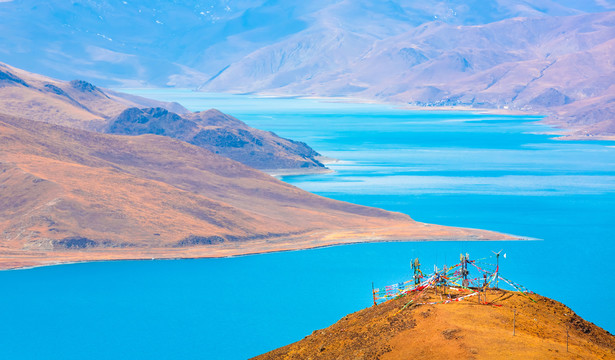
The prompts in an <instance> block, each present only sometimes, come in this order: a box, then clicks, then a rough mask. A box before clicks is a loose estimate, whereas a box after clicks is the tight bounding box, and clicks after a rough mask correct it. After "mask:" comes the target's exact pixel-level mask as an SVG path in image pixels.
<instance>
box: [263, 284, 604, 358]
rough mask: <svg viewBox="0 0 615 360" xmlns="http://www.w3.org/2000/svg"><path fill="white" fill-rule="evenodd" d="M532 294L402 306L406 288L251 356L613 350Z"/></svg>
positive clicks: (529, 354) (596, 331)
mask: <svg viewBox="0 0 615 360" xmlns="http://www.w3.org/2000/svg"><path fill="white" fill-rule="evenodd" d="M430 291H431V290H430ZM426 295H427V296H426V298H424V299H423V301H424V302H437V301H441V300H442V296H440V295H437V296H436V295H435V294H434V293H433V292H431V293H429V294H426ZM529 296H530V297H531V298H532V299H534V301H535V302H533V301H532V300H530V298H529V297H528V296H526V295H523V294H521V293H517V292H508V291H504V290H488V293H487V302H488V303H489V304H488V305H483V304H479V303H478V301H477V298H476V297H473V298H468V299H467V300H463V301H460V302H452V303H448V304H436V305H418V304H417V305H414V306H409V307H407V308H405V309H404V310H401V311H400V309H401V308H403V307H404V305H405V304H407V302H408V300H409V298H410V297H409V296H405V297H401V298H398V299H394V300H390V301H388V302H385V303H383V304H380V305H378V306H373V307H371V308H368V309H364V310H361V311H359V312H356V313H354V314H350V315H348V316H345V317H344V318H342V319H341V320H339V321H338V322H337V323H335V324H333V325H331V326H330V327H328V328H326V329H322V330H316V331H314V332H313V333H312V334H311V335H309V336H306V337H305V338H304V339H303V340H300V341H298V342H296V343H294V344H290V345H287V346H284V347H282V348H279V349H276V350H273V351H271V352H269V353H266V354H263V355H260V356H257V357H255V358H254V359H258V360H267V359H276V360H290V359H297V360H299V359H301V360H305V359H312V360H317V359H320V360H326V359H335V360H346V359H348V360H351V359H352V360H357V359H365V360H367V359H370V360H375V359H379V360H393V359H395V360H397V359H399V360H402V359H403V360H406V359H614V358H615V337H614V336H613V335H611V334H610V333H608V332H607V331H605V330H604V329H602V328H600V327H598V326H596V325H594V324H592V323H589V322H587V321H585V320H583V319H582V318H580V317H579V316H578V315H576V314H575V313H574V312H573V311H572V310H571V309H569V308H568V307H566V306H565V305H563V304H561V303H559V302H557V301H554V300H551V299H549V298H546V297H542V296H540V295H536V294H532V295H529ZM513 322H514V325H513ZM513 326H514V335H513ZM567 329H568V336H569V338H568V350H567V349H566V341H567V338H566V331H567Z"/></svg>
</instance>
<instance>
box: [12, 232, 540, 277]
mask: <svg viewBox="0 0 615 360" xmlns="http://www.w3.org/2000/svg"><path fill="white" fill-rule="evenodd" d="M417 224H418V225H419V226H418V227H417V228H414V229H404V228H403V227H395V228H384V229H355V230H347V231H315V232H313V233H310V234H306V235H300V236H295V237H288V238H284V239H276V240H268V239H261V240H252V241H246V242H243V243H239V244H228V243H224V244H216V245H202V246H199V247H191V248H149V249H139V248H131V249H126V248H123V249H95V248H94V249H84V250H63V251H53V250H50V251H36V252H34V251H31V252H29V251H25V250H11V251H10V254H6V253H3V252H0V270H25V269H33V268H38V267H44V266H56V265H67V264H76V263H86V262H100V261H122V260H130V261H136V260H140V261H145V260H184V259H215V258H231V257H240V256H254V255H263V254H270V253H278V252H290V251H301V250H311V249H320V248H326V247H334V246H343V245H356V244H363V243H390V242H427V241H455V242H456V241H540V239H535V238H531V237H525V236H518V235H511V234H504V233H498V232H493V231H488V230H479V229H469V228H451V227H445V226H439V225H431V224H424V223H417ZM425 228H427V229H425ZM421 230H429V231H427V232H423V231H421Z"/></svg>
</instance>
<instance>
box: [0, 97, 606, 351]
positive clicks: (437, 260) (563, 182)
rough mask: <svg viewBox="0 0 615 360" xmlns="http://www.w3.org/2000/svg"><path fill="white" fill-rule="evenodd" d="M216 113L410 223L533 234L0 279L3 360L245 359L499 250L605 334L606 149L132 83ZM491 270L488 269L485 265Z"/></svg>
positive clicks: (518, 272) (506, 125)
mask: <svg viewBox="0 0 615 360" xmlns="http://www.w3.org/2000/svg"><path fill="white" fill-rule="evenodd" d="M131 92H132V93H135V94H141V95H145V96H148V97H154V98H159V99H161V100H172V101H178V102H180V103H182V104H183V105H185V106H186V107H188V108H189V109H190V110H205V109H208V108H212V107H215V108H218V109H219V110H221V111H224V112H227V113H230V114H232V115H234V116H236V117H238V118H240V119H241V120H243V121H245V122H247V123H248V124H249V125H251V126H254V127H258V128H261V129H264V130H271V131H274V132H276V133H277V134H279V135H281V136H285V137H289V138H293V139H295V140H301V141H305V142H307V143H308V144H310V145H311V146H312V147H313V148H315V149H316V150H317V151H319V152H320V153H322V154H323V155H325V156H328V157H331V158H335V159H338V160H339V161H338V162H336V163H333V164H331V165H329V167H330V168H331V169H333V170H334V172H333V173H331V174H323V175H309V176H306V175H303V176H289V177H284V178H283V180H284V181H287V182H289V183H291V184H294V185H296V186H298V187H300V188H303V189H305V190H308V191H311V192H315V193H317V194H320V195H323V196H328V197H332V198H335V199H339V200H344V201H350V202H354V203H359V204H364V205H369V206H377V207H381V208H384V209H388V210H392V211H399V212H403V213H406V214H409V215H410V216H411V217H413V218H414V219H415V220H418V221H424V222H432V223H437V224H444V225H453V226H464V227H472V228H482V229H489V230H495V231H500V232H505V233H511V234H517V235H523V236H527V237H532V238H537V239H541V240H539V241H521V242H468V241H462V242H420V243H375V244H359V245H348V246H338V247H329V248H321V249H313V250H304V251H294V252H283V253H275V254H265V255H254V256H244V257H236V258H225V259H200V260H167V261H162V260H161V261H118V262H97V263H84V264H72V265H61V266H51V267H44V268H36V269H27V270H16V271H4V272H0V358H3V359H4V358H6V359H43V358H44V359H83V358H88V359H109V358H131V359H152V358H156V359H175V358H177V359H178V358H182V359H244V358H248V357H250V356H254V355H257V354H260V353H262V352H265V351H268V350H271V349H274V348H276V347H279V346H283V345H286V344H288V343H291V342H294V341H297V340H300V339H301V338H303V337H304V336H306V335H308V334H310V333H311V332H312V331H314V330H316V329H319V328H323V327H326V326H328V325H331V324H332V323H334V322H335V321H337V320H338V319H339V318H341V317H343V316H344V315H346V314H347V313H350V312H354V311H357V310H359V309H362V308H364V307H367V306H370V304H371V301H372V299H371V283H372V282H374V283H375V284H376V286H381V285H388V284H392V283H396V282H399V281H402V280H406V279H408V278H409V277H410V259H413V258H414V257H417V256H418V257H420V259H421V262H422V264H423V265H424V267H426V268H429V267H431V266H433V264H438V265H439V266H441V265H443V264H454V263H456V262H457V261H458V259H459V254H460V253H462V252H463V253H465V252H469V253H470V256H471V257H474V258H478V257H485V256H490V255H492V253H491V251H499V250H501V249H503V253H506V259H503V258H502V259H501V260H500V261H501V271H502V273H503V274H504V275H505V276H506V277H507V278H510V279H512V280H514V281H516V282H518V283H520V284H523V285H525V286H526V287H527V288H529V289H531V290H533V291H535V292H538V293H540V294H542V295H545V296H549V297H552V298H554V299H556V300H559V301H562V302H564V303H565V304H566V305H568V306H569V307H571V308H572V309H573V310H574V311H575V312H577V313H578V314H579V315H581V316H583V317H584V318H586V319H587V320H589V321H592V322H594V323H596V324H597V325H599V326H602V327H604V328H605V329H607V330H609V331H611V332H614V331H615V307H613V306H611V305H610V303H611V301H612V299H613V298H614V297H615V287H613V286H611V284H610V283H609V280H610V275H611V272H612V269H611V264H612V263H613V257H614V256H615V238H614V235H613V234H615V147H614V146H615V143H609V142H579V141H576V142H568V141H559V140H553V139H552V136H551V135H546V134H544V133H545V132H546V131H548V130H549V129H548V128H546V127H545V126H542V125H538V124H536V123H535V120H538V119H539V118H538V117H530V116H503V115H484V114H477V113H469V112H433V111H411V110H404V109H398V108H395V107H392V106H388V105H377V104H356V103H354V104H353V103H347V102H338V101H330V100H317V99H311V100H306V99H293V98H287V99H279V98H262V97H255V96H248V95H243V96H233V95H215V94H204V93H195V92H192V91H188V90H167V89H165V90H160V89H135V90H131ZM489 261H493V260H487V262H489Z"/></svg>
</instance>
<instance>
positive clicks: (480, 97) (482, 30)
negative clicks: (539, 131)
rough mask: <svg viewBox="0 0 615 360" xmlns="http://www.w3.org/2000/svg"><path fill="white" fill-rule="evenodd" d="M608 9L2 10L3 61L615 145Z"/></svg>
mask: <svg viewBox="0 0 615 360" xmlns="http://www.w3.org/2000/svg"><path fill="white" fill-rule="evenodd" d="M613 10H615V3H613V2H611V1H608V0H595V1H577V0H563V1H550V0H497V1H491V2H485V1H478V0H472V1H461V0H447V1H443V0H441V1H431V2H427V3H425V2H417V1H411V0H389V1H375V0H355V1H350V0H333V1H331V0H328V1H325V0H315V1H311V2H302V1H298V0H288V1H276V0H251V1H248V0H238V1H233V0H213V1H211V2H208V3H207V4H204V3H202V2H199V1H182V2H168V1H164V0H155V1H148V2H144V1H86V0H79V1H72V2H70V3H57V2H56V3H49V2H42V1H40V0H21V1H19V0H15V1H4V2H0V18H1V19H2V22H0V33H2V34H3V36H2V37H1V38H0V61H6V62H9V63H12V64H18V65H19V66H20V67H23V68H25V69H28V70H30V71H36V72H40V73H44V74H48V75H51V76H55V77H59V78H63V79H73V78H82V79H85V80H87V81H90V82H94V83H97V84H101V85H103V86H152V85H153V86H179V87H199V88H200V89H201V90H203V91H223V92H258V93H273V94H285V95H288V94H292V95H320V96H352V97H357V98H365V99H378V100H381V101H390V102H396V103H402V104H410V105H416V106H449V105H452V106H460V105H462V106H470V107H476V108H495V109H511V110H523V111H531V112H538V113H543V114H547V115H549V116H550V117H549V118H548V119H547V121H549V122H551V123H553V124H555V125H558V126H562V127H566V128H568V129H571V130H572V132H571V133H570V135H572V136H575V137H586V136H595V135H606V136H609V135H615V130H614V128H615V125H613V120H612V119H613V116H614V115H615V108H614V105H613V104H614V103H615V90H613V88H612V87H611V85H610V84H612V83H613V80H614V78H613V73H614V71H613V64H612V62H611V60H610V59H611V58H612V57H613V56H612V55H613V53H614V51H613V50H612V47H613V41H614V40H613V39H614V38H615V30H614V29H615V27H614V20H613V14H612V13H609V11H613Z"/></svg>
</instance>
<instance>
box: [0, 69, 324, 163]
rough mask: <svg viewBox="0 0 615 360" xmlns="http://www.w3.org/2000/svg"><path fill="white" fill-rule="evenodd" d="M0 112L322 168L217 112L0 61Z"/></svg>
mask: <svg viewBox="0 0 615 360" xmlns="http://www.w3.org/2000/svg"><path fill="white" fill-rule="evenodd" d="M0 113H4V114H7V115H13V116H18V117H24V118H27V119H31V120H37V121H43V122H47V123H51V124H56V125H63V126H68V127H72V128H76V129H83V130H90V131H96V132H109V133H113V134H125V135H141V134H155V135H163V136H169V137H172V138H177V139H180V140H183V141H186V142H189V143H192V144H195V145H198V146H201V147H204V148H206V149H208V150H211V151H212V152H215V153H217V154H220V155H222V156H226V157H229V158H231V159H233V160H236V161H239V162H241V163H244V164H246V165H248V166H252V167H256V168H259V169H262V170H274V169H276V170H279V169H296V170H297V171H300V172H324V171H328V170H327V169H326V167H325V166H324V165H323V164H322V163H320V162H319V161H318V159H317V158H318V156H319V154H318V153H317V152H316V151H314V150H313V149H312V148H310V147H309V146H308V145H306V144H304V143H302V142H297V141H293V140H289V139H284V138H281V137H279V136H277V135H276V134H274V133H272V132H267V131H262V130H258V129H254V128H252V127H249V126H248V125H246V124H245V123H243V122H242V121H240V120H238V119H235V118H233V117H231V116H228V115H226V114H223V113H221V112H219V111H217V110H210V111H204V112H197V113H191V112H189V111H188V110H186V109H185V108H184V107H183V106H181V105H179V104H177V103H165V102H161V101H156V100H151V99H146V98H142V97H139V96H134V95H128V94H122V93H119V92H115V91H111V90H107V89H101V88H98V87H96V86H94V85H92V84H90V83H88V82H85V81H81V80H73V81H70V82H64V81H59V80H55V79H51V78H48V77H45V76H41V75H37V74H32V73H29V72H27V71H23V70H20V69H17V68H14V67H11V66H9V65H6V64H2V63H0Z"/></svg>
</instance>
